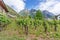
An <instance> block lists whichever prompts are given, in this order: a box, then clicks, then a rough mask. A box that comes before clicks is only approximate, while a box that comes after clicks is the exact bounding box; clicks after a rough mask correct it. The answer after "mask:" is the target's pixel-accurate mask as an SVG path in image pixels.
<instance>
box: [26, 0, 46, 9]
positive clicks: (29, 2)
mask: <svg viewBox="0 0 60 40" xmlns="http://www.w3.org/2000/svg"><path fill="white" fill-rule="evenodd" d="M44 1H45V0H25V4H26V5H25V8H27V9H32V8H35V7H36V6H37V5H39V4H40V2H44Z"/></svg>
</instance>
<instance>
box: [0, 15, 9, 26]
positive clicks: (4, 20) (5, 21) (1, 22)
mask: <svg viewBox="0 0 60 40" xmlns="http://www.w3.org/2000/svg"><path fill="white" fill-rule="evenodd" d="M9 23H10V19H8V18H7V17H6V16H4V15H2V14H0V25H2V26H3V25H7V24H9Z"/></svg>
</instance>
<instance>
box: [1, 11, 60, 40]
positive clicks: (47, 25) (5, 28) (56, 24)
mask: <svg viewBox="0 0 60 40" xmlns="http://www.w3.org/2000/svg"><path fill="white" fill-rule="evenodd" d="M39 13H41V12H40V11H37V14H36V15H35V17H34V18H32V17H30V16H24V17H23V16H19V17H17V18H9V17H8V16H7V15H2V14H0V37H2V38H0V39H1V40H8V39H9V40H26V39H27V40H28V39H29V38H28V37H30V38H31V40H38V38H36V37H40V38H42V40H43V39H45V38H46V40H47V39H48V38H49V39H51V38H53V39H54V40H57V39H55V38H58V39H59V38H60V21H59V20H56V19H53V20H46V19H44V17H43V15H42V14H40V15H39Z"/></svg>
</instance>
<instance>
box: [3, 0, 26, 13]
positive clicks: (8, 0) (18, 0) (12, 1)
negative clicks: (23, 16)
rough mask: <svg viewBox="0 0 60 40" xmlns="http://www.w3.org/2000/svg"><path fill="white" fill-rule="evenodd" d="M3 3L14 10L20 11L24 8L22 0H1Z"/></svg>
mask: <svg viewBox="0 0 60 40" xmlns="http://www.w3.org/2000/svg"><path fill="white" fill-rule="evenodd" d="M3 1H4V2H5V4H7V5H8V6H10V7H11V8H12V9H14V10H15V11H16V12H20V11H21V10H23V9H24V8H25V3H24V1H23V0H3Z"/></svg>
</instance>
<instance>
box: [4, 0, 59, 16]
mask: <svg viewBox="0 0 60 40" xmlns="http://www.w3.org/2000/svg"><path fill="white" fill-rule="evenodd" d="M4 2H5V4H7V5H8V6H10V7H11V8H12V9H13V10H15V11H16V12H20V11H21V10H23V9H25V8H27V9H40V10H41V11H43V10H48V11H50V12H52V13H54V14H55V15H57V14H60V0H4Z"/></svg>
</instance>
